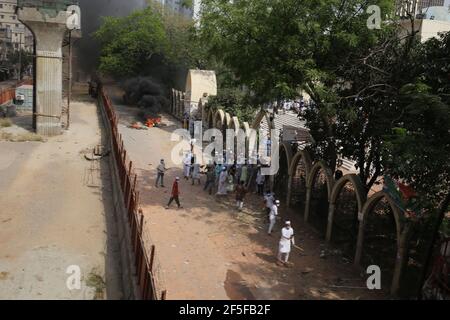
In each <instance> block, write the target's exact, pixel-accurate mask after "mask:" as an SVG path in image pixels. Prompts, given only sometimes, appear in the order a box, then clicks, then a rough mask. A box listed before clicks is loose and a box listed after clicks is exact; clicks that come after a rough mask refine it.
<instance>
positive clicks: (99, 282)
mask: <svg viewBox="0 0 450 320" xmlns="http://www.w3.org/2000/svg"><path fill="white" fill-rule="evenodd" d="M86 285H87V286H88V287H91V288H94V289H95V297H94V299H95V300H103V299H104V296H103V291H104V289H105V288H106V284H105V281H104V280H103V278H102V277H101V276H100V275H98V274H96V273H94V272H91V273H89V275H88V278H87V279H86Z"/></svg>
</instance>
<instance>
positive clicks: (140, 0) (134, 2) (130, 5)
mask: <svg viewBox="0 0 450 320" xmlns="http://www.w3.org/2000/svg"><path fill="white" fill-rule="evenodd" d="M146 5H147V2H146V0H80V8H81V31H82V33H83V37H82V38H81V39H80V40H79V41H77V49H78V52H79V56H80V58H79V61H78V65H79V66H80V67H81V68H82V69H83V70H84V71H85V72H86V73H89V72H91V70H93V69H95V68H96V67H97V65H98V60H99V57H100V46H99V44H98V42H97V41H96V40H95V39H94V38H93V36H92V34H93V33H94V32H95V31H96V30H97V29H98V28H99V27H100V25H101V22H102V17H106V16H113V17H123V16H127V15H129V14H130V13H131V12H133V11H134V10H137V9H142V8H145V6H146Z"/></svg>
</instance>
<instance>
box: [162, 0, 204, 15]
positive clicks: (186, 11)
mask: <svg viewBox="0 0 450 320" xmlns="http://www.w3.org/2000/svg"><path fill="white" fill-rule="evenodd" d="M156 1H157V2H159V3H161V5H163V6H164V7H165V8H170V9H172V10H174V11H175V12H178V13H179V14H181V15H184V16H185V17H187V18H190V19H197V18H198V17H199V12H200V5H201V0H156Z"/></svg>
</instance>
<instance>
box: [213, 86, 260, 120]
mask: <svg viewBox="0 0 450 320" xmlns="http://www.w3.org/2000/svg"><path fill="white" fill-rule="evenodd" d="M208 107H209V108H214V109H217V108H222V109H223V110H224V111H226V112H228V113H229V114H231V115H232V116H236V117H238V118H239V119H240V121H247V122H251V120H252V119H253V118H254V117H255V113H256V111H257V110H258V108H257V107H255V105H254V104H252V103H251V102H250V98H249V96H248V94H247V93H246V92H245V91H244V90H242V89H240V88H222V89H221V90H219V92H218V94H217V96H216V97H211V98H210V99H209V101H208Z"/></svg>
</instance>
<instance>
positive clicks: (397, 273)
mask: <svg viewBox="0 0 450 320" xmlns="http://www.w3.org/2000/svg"><path fill="white" fill-rule="evenodd" d="M383 200H384V201H385V204H386V205H387V206H388V207H389V209H390V212H391V213H392V217H393V220H394V221H393V224H394V225H395V228H393V229H395V240H396V241H395V243H396V246H395V253H394V252H392V253H391V257H392V261H393V264H392V265H393V271H392V278H391V293H392V294H396V293H397V291H398V288H399V286H400V278H401V275H402V268H403V265H404V263H403V262H404V260H405V258H406V253H407V250H406V242H407V240H406V239H407V238H408V232H409V230H408V229H405V230H403V228H402V222H401V215H402V213H401V210H400V209H399V208H398V206H397V205H396V203H395V201H394V200H393V199H392V198H391V197H390V196H389V194H387V193H386V192H384V191H379V192H377V193H375V194H373V195H372V196H371V197H370V198H369V199H368V200H367V201H366V203H365V204H364V206H363V208H362V211H361V215H360V217H359V218H360V219H359V220H360V224H359V231H358V241H357V246H356V254H355V265H360V264H361V260H362V256H363V250H364V240H365V237H366V234H367V232H368V230H367V223H368V220H369V217H370V216H371V215H375V212H374V210H375V209H376V207H377V206H378V205H379V204H380V203H381V202H382V201H383ZM383 229H384V231H386V229H385V228H383ZM383 247H384V246H383ZM382 255H383V257H386V255H388V253H387V254H386V253H385V252H383V253H382ZM378 265H380V266H381V264H380V263H378Z"/></svg>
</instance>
